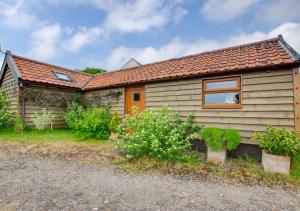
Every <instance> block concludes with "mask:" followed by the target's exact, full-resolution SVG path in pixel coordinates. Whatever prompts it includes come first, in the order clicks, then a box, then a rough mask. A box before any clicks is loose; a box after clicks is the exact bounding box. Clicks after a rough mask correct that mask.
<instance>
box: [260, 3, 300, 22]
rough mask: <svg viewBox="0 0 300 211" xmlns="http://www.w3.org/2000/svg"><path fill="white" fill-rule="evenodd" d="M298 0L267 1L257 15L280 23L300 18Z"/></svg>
mask: <svg viewBox="0 0 300 211" xmlns="http://www.w3.org/2000/svg"><path fill="white" fill-rule="evenodd" d="M299 3H300V2H299V0H276V1H273V2H271V3H269V4H268V5H267V6H266V7H265V8H264V9H262V11H261V12H260V15H259V17H260V18H262V19H264V20H266V21H268V22H275V23H281V22H284V21H295V20H297V19H299V18H300V12H299V11H300V4H299Z"/></svg>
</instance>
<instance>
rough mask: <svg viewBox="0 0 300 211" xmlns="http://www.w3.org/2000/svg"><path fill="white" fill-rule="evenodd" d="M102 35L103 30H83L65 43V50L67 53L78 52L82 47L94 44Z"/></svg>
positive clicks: (97, 28)
mask: <svg viewBox="0 0 300 211" xmlns="http://www.w3.org/2000/svg"><path fill="white" fill-rule="evenodd" d="M102 34H103V29H102V28H100V27H94V28H83V29H81V31H79V32H76V33H75V34H74V35H73V36H72V37H71V38H70V39H69V40H68V41H67V42H66V45H65V48H66V50H67V51H69V52H78V51H79V50H80V49H81V48H82V47H83V46H85V45H87V44H91V43H93V42H95V41H96V40H97V39H98V38H100V36H101V35H102Z"/></svg>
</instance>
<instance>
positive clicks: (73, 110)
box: [64, 102, 85, 129]
mask: <svg viewBox="0 0 300 211" xmlns="http://www.w3.org/2000/svg"><path fill="white" fill-rule="evenodd" d="M84 112H85V109H84V107H83V106H82V105H81V104H79V103H76V102H72V103H71V104H69V105H68V110H67V113H66V114H65V115H64V120H65V122H66V124H67V126H68V127H69V128H72V129H74V128H75V125H76V123H77V121H79V120H81V119H83V117H84Z"/></svg>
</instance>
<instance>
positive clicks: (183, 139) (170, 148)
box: [117, 107, 195, 161]
mask: <svg viewBox="0 0 300 211" xmlns="http://www.w3.org/2000/svg"><path fill="white" fill-rule="evenodd" d="M192 120H193V117H192V116H189V117H188V118H187V120H186V121H181V119H180V117H179V115H178V114H177V113H174V112H173V111H171V110H170V109H169V108H168V107H163V108H161V109H148V110H144V111H143V112H141V113H138V112H137V109H136V110H135V111H134V114H133V115H132V116H126V117H125V119H124V122H123V124H121V125H120V126H119V127H118V132H119V136H118V137H117V141H118V146H119V149H120V150H121V151H122V152H123V153H124V154H125V155H126V156H127V157H128V158H138V157H142V156H148V157H152V158H156V159H160V160H168V161H175V160H181V161H183V160H185V161H186V160H188V159H190V158H191V157H192V155H191V154H190V150H191V144H190V142H189V140H188V137H189V135H190V134H191V133H192V132H193V131H194V130H195V128H194V127H193V126H192Z"/></svg>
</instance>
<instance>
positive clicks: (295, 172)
mask: <svg viewBox="0 0 300 211" xmlns="http://www.w3.org/2000/svg"><path fill="white" fill-rule="evenodd" d="M292 160H293V161H292V168H291V176H292V177H294V178H296V179H298V180H299V181H300V153H298V154H297V155H295V156H294V157H293V159H292Z"/></svg>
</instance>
